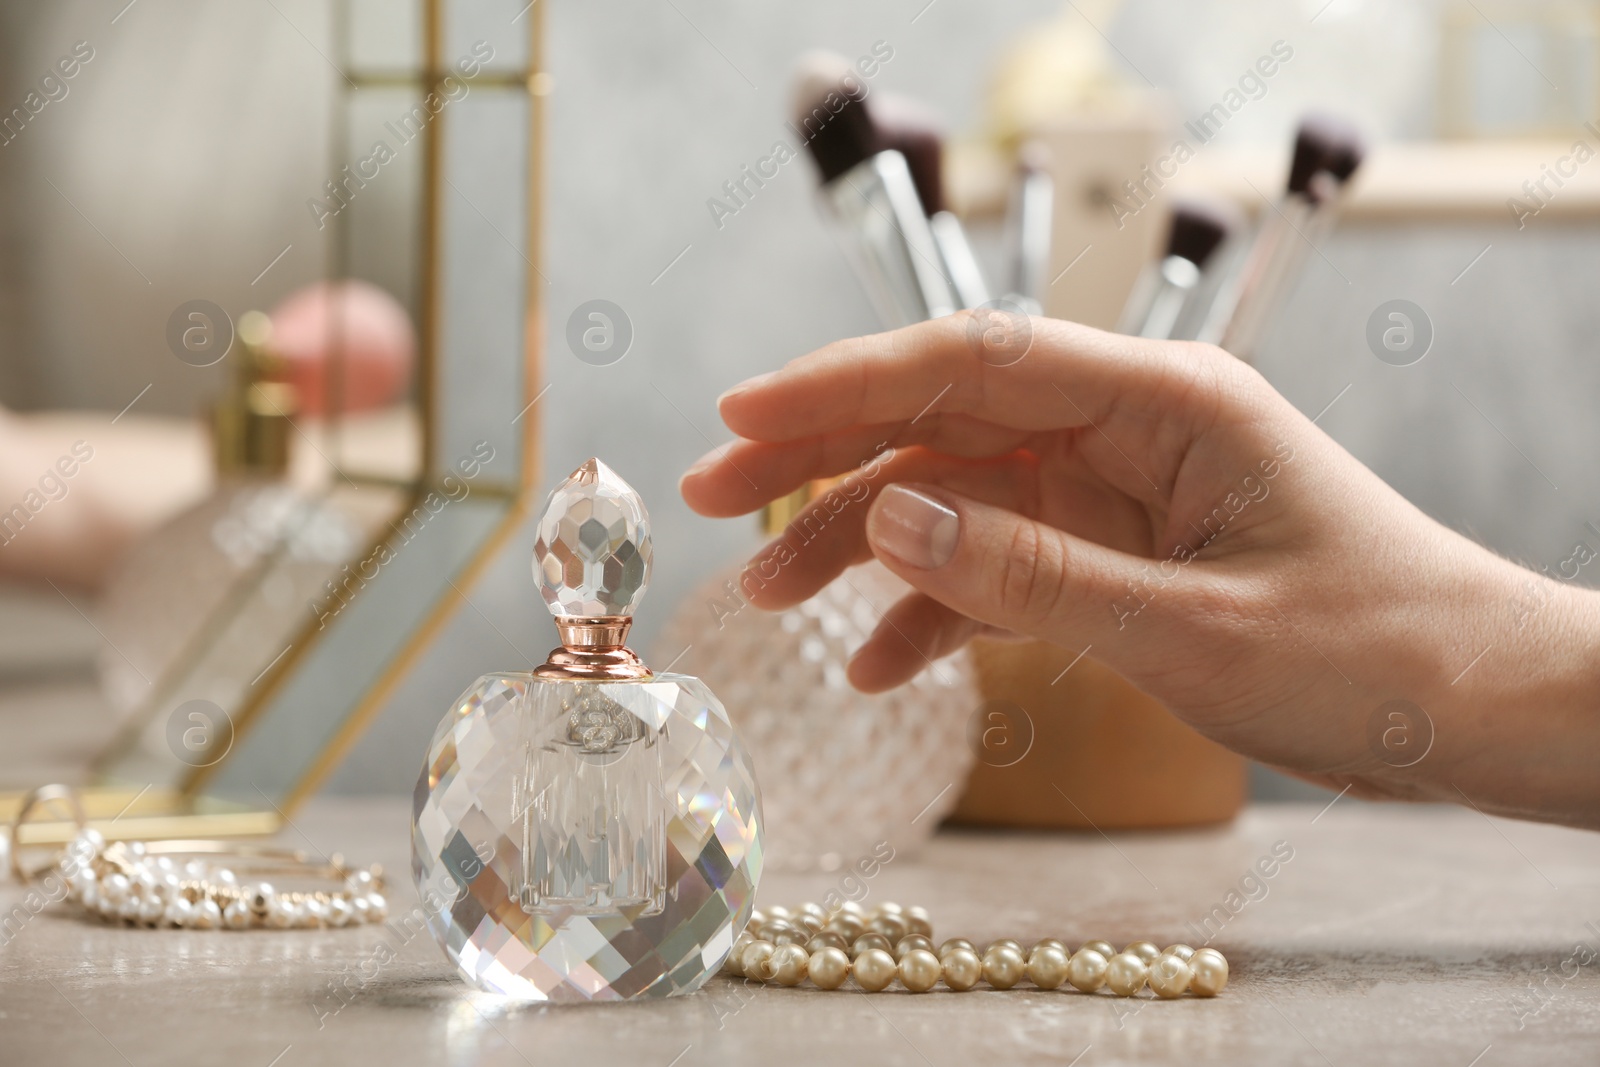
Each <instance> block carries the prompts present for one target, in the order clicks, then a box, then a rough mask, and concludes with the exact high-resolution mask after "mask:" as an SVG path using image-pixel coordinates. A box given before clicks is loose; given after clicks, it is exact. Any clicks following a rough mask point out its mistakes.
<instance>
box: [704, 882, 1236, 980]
mask: <svg viewBox="0 0 1600 1067" xmlns="http://www.w3.org/2000/svg"><path fill="white" fill-rule="evenodd" d="M723 969H724V970H725V971H726V972H727V973H728V974H730V975H733V976H735V977H742V978H747V979H750V980H753V981H758V982H777V983H778V984H779V985H784V986H797V985H799V984H800V983H801V982H804V981H806V980H807V979H808V978H809V979H810V980H811V984H812V985H814V986H816V987H817V988H819V989H838V988H839V987H840V986H842V985H844V983H845V979H847V978H854V979H855V983H856V985H857V987H859V988H860V989H862V990H865V991H866V992H869V993H876V992H879V991H881V990H884V989H887V988H888V987H889V986H890V985H891V984H892V983H893V982H894V981H895V980H896V979H898V980H899V982H900V984H901V985H903V986H904V987H905V988H906V989H908V990H910V991H911V992H913V993H926V992H927V991H928V990H930V989H932V988H933V987H934V986H936V985H938V984H939V982H941V981H943V982H944V984H945V986H946V987H947V988H950V989H953V990H956V991H958V992H965V991H966V990H969V989H973V988H975V987H976V986H977V985H978V983H979V982H980V981H983V982H987V983H988V984H989V987H990V988H991V989H1010V988H1011V987H1012V986H1015V985H1016V984H1017V983H1018V982H1020V981H1022V979H1023V978H1027V979H1028V981H1030V982H1032V983H1033V985H1034V986H1036V987H1037V988H1039V989H1058V988H1060V987H1061V986H1062V985H1071V986H1072V987H1073V988H1074V989H1077V990H1080V991H1082V992H1084V993H1094V992H1097V991H1099V990H1100V989H1107V990H1109V991H1110V992H1112V993H1115V994H1116V995H1117V996H1119V997H1131V996H1135V995H1137V994H1138V993H1139V991H1140V990H1142V989H1144V988H1145V987H1146V986H1149V988H1150V990H1151V991H1152V992H1153V993H1155V994H1156V996H1158V997H1161V998H1163V999H1166V1000H1171V999H1174V998H1177V997H1181V996H1183V995H1184V993H1192V994H1194V995H1195V996H1197V997H1214V996H1216V995H1217V994H1218V993H1220V992H1222V990H1223V988H1224V987H1225V986H1226V985H1227V984H1228V961H1227V959H1225V958H1224V957H1223V955H1222V953H1220V952H1218V951H1217V950H1216V949H1214V948H1200V949H1193V948H1190V947H1189V946H1188V945H1169V946H1168V947H1167V948H1164V949H1163V948H1157V947H1156V944H1155V942H1153V941H1135V942H1133V943H1132V944H1130V945H1128V946H1126V947H1125V948H1123V950H1122V951H1121V952H1118V951H1117V950H1116V948H1115V947H1114V946H1113V945H1111V943H1110V942H1107V941H1088V942H1085V943H1084V944H1082V945H1080V946H1079V947H1078V950H1077V951H1076V952H1068V951H1067V946H1066V945H1065V944H1063V943H1062V942H1060V941H1058V940H1056V939H1055V938H1053V937H1047V938H1045V939H1044V940H1043V941H1040V942H1038V943H1037V944H1035V945H1034V946H1033V948H1032V949H1030V950H1029V951H1028V952H1027V953H1026V954H1024V953H1023V950H1022V945H1021V944H1020V943H1019V942H1017V941H1014V940H1012V939H1011V938H1001V939H1000V940H998V941H991V942H989V944H988V945H986V946H985V947H984V949H983V952H982V953H981V954H980V953H979V952H978V949H977V946H976V945H974V944H973V943H972V942H971V941H968V940H967V939H966V938H964V937H953V938H950V939H949V940H947V941H945V942H944V943H943V944H941V945H939V946H938V948H937V950H936V949H935V948H934V942H933V923H932V921H931V919H930V918H929V916H928V913H927V911H926V910H925V909H923V908H917V907H911V908H902V907H900V905H898V904H888V903H886V904H882V905H880V906H879V907H877V908H876V909H874V910H873V911H872V912H870V913H869V912H866V911H864V910H863V909H862V908H861V907H860V906H859V905H857V904H854V903H853V902H849V903H846V904H844V905H842V906H841V907H839V908H838V909H836V910H834V911H832V912H829V911H827V910H825V909H824V908H823V907H822V906H821V905H818V904H812V903H807V904H802V905H800V907H798V908H794V909H790V908H783V907H774V908H768V909H767V910H766V911H765V912H762V911H760V910H757V911H755V912H753V913H752V914H751V916H750V923H749V925H748V926H747V927H746V928H745V930H744V932H743V933H741V934H740V935H739V937H738V939H737V940H735V941H734V943H733V950H732V951H731V952H729V954H728V959H727V962H726V964H724V967H723Z"/></svg>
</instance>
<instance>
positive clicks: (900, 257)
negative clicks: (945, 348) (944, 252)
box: [819, 151, 956, 329]
mask: <svg viewBox="0 0 1600 1067" xmlns="http://www.w3.org/2000/svg"><path fill="white" fill-rule="evenodd" d="M819 196H820V199H821V201H822V205H823V208H824V210H825V212H826V213H827V214H828V216H829V217H830V218H831V219H832V220H833V222H834V224H835V227H836V229H837V231H838V233H839V235H840V237H841V241H842V243H843V244H844V246H845V250H846V256H847V258H849V260H850V265H851V268H852V269H853V270H854V271H855V273H856V276H857V278H858V280H859V281H860V282H861V284H862V285H863V287H865V288H866V290H867V295H868V297H869V298H870V299H871V300H872V303H873V305H874V307H875V308H876V310H877V312H878V316H879V318H880V319H881V320H882V321H883V324H884V326H885V327H887V328H889V329H893V328H895V327H898V326H908V325H910V324H911V323H914V322H921V321H923V320H925V319H930V318H940V317H942V316H944V315H949V314H951V313H952V312H954V311H955V309H956V308H955V298H954V296H953V295H952V293H951V291H950V285H949V283H948V282H947V281H946V280H945V276H944V264H943V258H942V257H941V255H940V253H939V248H938V245H937V244H936V243H935V241H934V238H933V231H932V230H931V229H930V228H929V226H928V219H927V216H926V215H924V214H923V213H922V203H921V201H920V200H919V199H918V198H917V190H916V186H915V185H913V184H912V181H911V172H910V170H909V169H908V168H907V166H906V161H905V157H904V156H902V155H901V154H900V153H899V152H895V151H886V152H879V153H878V154H877V155H875V156H872V157H871V158H869V159H865V160H863V161H862V162H860V163H858V164H856V166H854V167H852V168H851V169H850V170H848V171H846V172H845V173H843V174H841V175H839V177H837V178H835V179H834V180H833V181H831V182H828V183H827V184H826V185H824V186H822V188H821V190H820V192H819Z"/></svg>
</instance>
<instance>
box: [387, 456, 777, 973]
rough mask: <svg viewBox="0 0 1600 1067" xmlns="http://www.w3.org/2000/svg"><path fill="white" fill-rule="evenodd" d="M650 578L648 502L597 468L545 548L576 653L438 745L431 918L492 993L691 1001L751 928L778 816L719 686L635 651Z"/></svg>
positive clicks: (418, 816)
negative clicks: (765, 833) (631, 639)
mask: <svg viewBox="0 0 1600 1067" xmlns="http://www.w3.org/2000/svg"><path fill="white" fill-rule="evenodd" d="M650 567H651V543H650V520H649V516H648V514H647V513H646V511H645V507H644V502H643V501H642V500H640V498H639V496H638V494H637V493H635V492H634V491H633V489H632V488H631V487H630V486H629V485H628V484H627V483H626V482H624V481H623V480H622V479H621V478H620V477H618V476H617V475H616V473H615V472H614V471H612V470H611V469H610V468H609V467H607V466H606V465H605V464H603V463H601V462H600V461H599V460H595V459H591V460H589V461H588V462H587V463H585V464H584V465H583V466H581V467H579V468H578V469H577V470H576V471H574V472H573V473H572V475H571V476H570V477H568V478H567V480H566V481H565V482H563V483H562V484H561V485H560V486H558V487H557V488H556V489H555V491H554V492H552V493H551V494H550V498H549V500H548V502H547V503H546V505H545V510H544V514H543V515H542V516H541V517H540V520H539V524H538V539H537V541H536V542H535V544H534V556H533V572H534V576H535V578H536V579H537V580H538V582H539V586H540V590H541V592H542V593H543V595H544V600H545V604H546V605H547V606H548V607H549V609H550V612H551V614H552V615H554V616H555V621H556V628H557V631H558V632H559V634H560V637H561V647H559V648H557V649H555V650H554V651H553V652H551V653H550V655H549V658H548V660H547V661H546V662H545V663H544V664H543V665H542V666H540V667H537V668H535V669H533V670H527V671H514V672H507V673H501V674H489V675H485V676H484V677H482V678H479V679H478V680H477V681H476V682H475V683H473V685H472V687H471V688H469V689H468V690H467V691H466V692H465V693H463V694H462V695H461V698H460V699H459V700H457V701H456V703H455V705H454V706H453V707H452V708H451V709H450V711H448V712H447V713H446V714H445V717H444V721H443V722H441V723H440V724H439V728H438V730H437V732H436V733H435V734H434V738H433V743H432V745H431V746H430V747H429V749H428V756H427V761H426V763H425V764H424V766H423V770H422V777H421V778H420V780H419V781H418V782H417V788H416V791H415V793H414V802H413V813H412V814H413V824H412V834H411V866H412V873H413V874H414V876H415V878H416V882H417V889H418V892H419V894H420V896H421V899H422V909H423V913H424V914H425V916H426V919H427V924H428V927H429V928H430V929H431V930H432V931H433V934H434V936H435V937H436V938H438V940H439V943H440V945H441V946H443V948H444V950H445V954H446V955H447V956H449V957H450V959H451V960H452V961H453V962H454V963H455V965H456V967H457V968H458V970H459V972H460V974H461V976H462V978H464V979H465V980H466V981H467V982H468V983H470V984H472V985H474V986H476V987H478V988H479V989H482V990H484V991H486V992H490V993H498V994H502V995H505V996H509V997H513V998H516V999H519V1000H528V1001H586V1000H631V999H635V998H640V997H658V996H674V995H676V994H679V993H688V992H692V991H693V990H695V989H697V988H699V987H700V985H701V983H703V982H704V981H705V980H706V978H707V977H709V976H710V975H711V974H713V973H715V971H716V970H717V969H718V968H719V967H720V966H721V965H722V962H723V960H724V959H725V958H726V957H727V955H728V952H729V950H730V949H731V948H732V946H733V941H734V938H735V937H737V936H738V935H739V933H740V931H742V930H743V929H744V926H745V923H746V922H747V921H748V920H749V918H750V912H751V908H752V907H753V906H754V900H755V890H756V883H757V881H758V880H759V878H760V876H761V867H762V820H761V800H760V794H759V791H758V790H757V787H756V781H755V776H754V773H753V771H752V769H751V765H750V759H749V757H748V755H747V754H746V752H745V749H744V745H743V744H742V742H741V741H740V740H739V737H738V735H737V734H736V733H735V732H734V729H733V725H732V724H731V723H730V722H729V720H728V713H727V712H726V711H725V710H724V709H723V706H722V704H721V703H720V702H719V701H718V700H717V698H716V696H715V695H714V694H712V692H711V691H710V690H709V689H708V688H706V685H705V683H703V682H701V681H700V680H699V679H698V678H692V677H689V676H687V675H680V674H653V673H651V671H650V669H649V668H648V667H646V666H645V665H644V664H643V663H642V662H640V660H639V657H638V656H636V655H635V654H634V653H633V652H632V651H631V650H630V649H629V648H628V647H627V646H626V645H625V644H624V642H625V641H626V639H627V634H628V629H629V627H630V626H631V625H632V621H633V612H634V610H635V608H637V607H638V604H639V601H640V599H641V598H642V597H643V596H644V592H645V588H646V586H647V585H648V583H649V580H650Z"/></svg>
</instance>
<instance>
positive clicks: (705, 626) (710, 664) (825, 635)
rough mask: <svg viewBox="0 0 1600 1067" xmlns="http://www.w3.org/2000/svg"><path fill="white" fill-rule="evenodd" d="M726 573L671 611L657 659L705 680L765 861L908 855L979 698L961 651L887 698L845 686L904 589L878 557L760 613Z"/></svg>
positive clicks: (931, 813) (952, 782) (934, 811)
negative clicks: (748, 773) (755, 808)
mask: <svg viewBox="0 0 1600 1067" xmlns="http://www.w3.org/2000/svg"><path fill="white" fill-rule="evenodd" d="M738 575H739V572H738V571H733V572H730V573H728V574H725V575H723V576H722V577H720V578H718V579H715V580H713V581H711V582H709V583H708V584H706V585H704V586H702V587H701V588H700V589H699V590H698V591H697V592H696V593H694V594H692V595H691V596H690V597H689V598H688V600H686V601H685V602H684V603H683V604H681V605H680V606H679V609H678V612H677V614H676V615H674V617H673V619H672V621H671V622H670V623H669V625H668V627H667V630H666V632H665V634H664V635H663V637H662V640H661V642H660V644H659V645H658V646H657V656H658V658H661V659H662V660H663V661H670V660H671V659H672V658H673V657H676V656H679V655H681V656H682V657H683V658H682V661H681V662H682V664H683V665H684V666H685V667H687V668H688V669H692V670H693V671H694V672H695V673H697V674H699V675H702V676H704V677H706V678H709V679H710V680H711V681H712V682H714V683H715V685H716V687H717V690H718V692H720V693H722V694H723V695H724V696H725V697H726V698H727V700H728V703H729V706H730V707H732V708H734V709H736V710H735V712H734V722H735V724H736V725H737V726H738V728H739V733H740V735H741V736H742V737H743V738H744V739H745V743H746V744H747V745H748V746H749V749H750V754H751V758H752V759H754V760H755V763H756V767H757V768H758V769H759V771H760V773H761V780H762V782H763V783H764V787H763V790H762V804H763V810H764V812H765V814H766V833H767V837H766V848H767V859H768V862H769V863H770V864H772V865H773V866H774V867H775V868H781V869H797V870H805V869H819V870H836V869H840V868H842V867H847V866H850V865H852V864H854V863H855V862H856V861H858V860H860V859H861V858H862V857H865V856H869V855H871V854H873V852H874V849H875V847H876V846H877V845H878V844H879V843H880V842H888V844H889V845H890V847H892V848H893V849H895V850H896V852H898V853H900V854H909V853H911V852H913V851H914V850H915V849H916V847H917V846H919V845H921V844H922V843H923V842H925V841H926V840H927V839H928V837H929V836H931V835H932V834H933V832H934V830H935V829H936V828H937V827H938V825H939V820H940V819H942V818H943V817H944V816H945V815H947V814H948V813H949V812H950V811H951V810H952V809H953V808H954V807H955V804H956V801H957V800H958V799H960V797H961V792H962V789H963V787H964V785H965V782H966V777H967V772H968V770H969V769H970V768H971V766H972V761H973V758H974V753H973V750H972V747H971V745H970V744H969V742H968V736H967V731H968V725H969V722H970V720H971V719H972V716H973V715H974V714H976V712H977V709H978V705H979V704H980V700H979V698H978V695H977V689H976V684H975V682H974V679H973V672H972V668H971V662H970V660H969V658H968V654H967V652H966V651H965V650H962V651H961V652H958V653H956V654H955V655H953V656H949V657H947V658H945V659H941V660H939V661H938V662H936V663H933V664H930V665H929V666H927V667H925V668H924V669H923V670H922V672H921V673H920V674H918V675H917V676H916V677H915V678H914V679H912V680H911V681H910V682H907V683H906V684H905V685H902V686H900V687H899V688H897V689H894V690H891V691H890V692H887V693H878V694H875V695H867V694H864V693H859V692H857V691H856V690H855V689H853V688H851V686H850V683H849V681H848V680H847V679H846V676H845V664H846V663H847V662H848V661H849V659H850V656H851V654H853V653H854V652H855V650H856V649H857V648H859V647H860V646H861V644H862V642H864V641H865V640H866V639H867V637H868V636H869V635H870V634H871V633H872V631H873V630H874V629H875V628H876V627H877V625H878V622H879V620H880V619H881V618H882V617H883V612H884V611H885V610H887V609H888V608H889V607H890V606H891V605H892V604H893V603H894V602H895V601H896V600H898V599H899V598H900V597H901V596H902V595H904V594H905V593H906V592H908V591H909V590H910V587H909V586H908V585H906V584H905V583H904V582H902V581H901V580H900V579H899V578H897V577H895V576H894V575H893V574H891V573H890V572H889V571H888V570H887V569H886V568H884V567H883V566H882V565H881V564H879V563H876V562H873V563H868V564H865V565H863V566H859V567H855V568H852V569H851V570H849V571H846V572H845V573H844V574H843V575H841V576H840V577H838V578H836V579H834V581H833V582H831V583H830V584H829V585H827V586H826V587H824V588H823V589H822V590H821V591H820V592H818V593H817V594H816V595H815V596H813V597H812V598H811V599H810V600H807V601H805V602H804V603H802V604H798V605H796V606H795V607H792V608H789V609H788V610H786V611H780V612H766V611H762V610H760V609H759V608H756V607H754V606H752V605H750V604H748V603H746V602H745V600H744V598H743V597H742V596H741V595H740V594H739V590H738V586H737V584H736V583H737V579H738Z"/></svg>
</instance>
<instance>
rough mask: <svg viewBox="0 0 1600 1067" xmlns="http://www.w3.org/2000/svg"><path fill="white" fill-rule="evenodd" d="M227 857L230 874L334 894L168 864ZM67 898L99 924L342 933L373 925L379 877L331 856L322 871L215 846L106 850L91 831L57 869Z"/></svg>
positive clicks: (297, 855)
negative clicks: (304, 882)
mask: <svg viewBox="0 0 1600 1067" xmlns="http://www.w3.org/2000/svg"><path fill="white" fill-rule="evenodd" d="M218 852H222V853H225V854H229V855H231V856H233V857H234V859H235V866H238V865H240V864H243V865H245V866H247V867H249V868H251V869H254V870H260V869H262V867H263V861H265V863H266V865H267V866H268V867H269V868H270V869H272V870H274V871H278V872H283V873H288V874H291V875H294V876H298V877H301V878H304V877H308V876H316V877H324V878H329V879H332V880H338V881H340V882H341V883H342V884H341V887H340V888H339V889H335V890H320V889H319V890H277V889H274V888H273V886H272V884H271V883H270V882H264V881H257V882H251V881H244V880H242V879H241V878H240V877H239V876H238V874H236V873H235V872H234V870H233V869H232V867H228V866H223V865H221V864H218V863H212V862H210V861H208V860H205V859H200V858H191V859H188V860H186V861H179V860H175V859H174V858H173V856H172V855H164V854H163V853H171V854H174V855H178V856H183V855H190V856H193V855H194V854H195V853H218ZM57 867H58V869H59V871H60V874H61V876H62V877H64V878H65V880H66V883H67V898H68V899H69V900H72V901H75V902H76V903H77V904H79V905H80V906H81V907H82V908H83V909H84V910H85V911H87V912H88V913H89V914H91V915H98V916H99V917H100V918H102V919H104V920H105V921H106V922H112V923H133V924H135V925H141V926H177V927H188V928H190V929H195V930H214V929H218V928H222V927H226V928H227V929H230V930H247V929H250V928H251V927H263V926H264V927H276V928H278V929H289V928H311V927H318V926H350V925H354V924H357V923H364V922H365V923H378V922H382V921H383V920H384V919H385V918H386V917H387V915H388V905H387V903H386V902H385V900H384V898H383V894H382V892H381V890H382V889H383V869H382V868H381V867H379V866H378V865H377V864H374V865H372V866H371V867H370V868H367V869H363V870H351V869H349V868H347V867H346V866H345V865H344V861H343V859H342V858H341V857H339V856H337V855H335V856H334V857H333V858H332V862H331V863H329V864H327V865H326V866H319V865H315V864H312V863H311V862H310V859H309V857H308V856H307V855H306V854H305V853H303V852H299V851H289V850H283V849H270V848H264V847H260V846H249V845H245V844H242V843H225V842H220V841H152V842H150V843H149V844H148V845H147V844H145V843H143V842H140V841H115V842H112V843H111V844H109V845H108V844H106V840H105V838H104V837H103V836H102V835H101V834H100V832H99V831H98V830H94V829H83V830H80V831H79V832H78V835H77V837H75V838H74V839H73V841H72V843H71V844H70V845H68V846H67V849H66V851H65V852H64V853H63V854H62V856H61V859H60V862H59V863H58V864H57Z"/></svg>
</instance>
